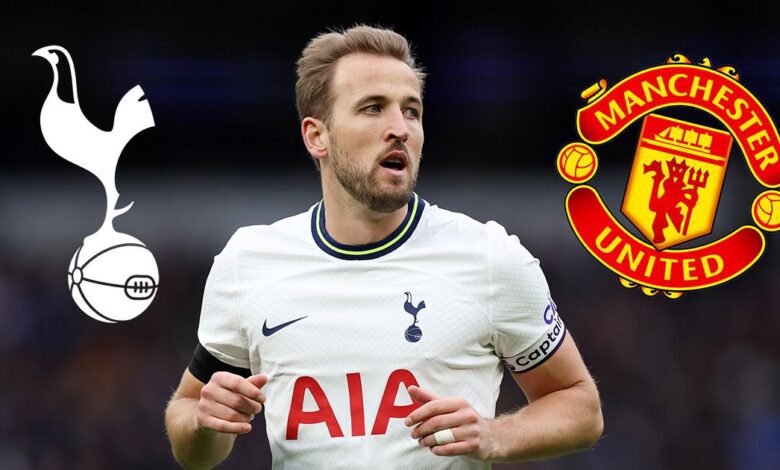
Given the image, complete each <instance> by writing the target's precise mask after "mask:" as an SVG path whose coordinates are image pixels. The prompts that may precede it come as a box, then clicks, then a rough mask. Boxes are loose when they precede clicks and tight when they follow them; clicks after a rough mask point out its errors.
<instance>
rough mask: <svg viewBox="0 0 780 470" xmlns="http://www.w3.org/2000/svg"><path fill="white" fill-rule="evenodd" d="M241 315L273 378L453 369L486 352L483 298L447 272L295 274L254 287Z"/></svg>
mask: <svg viewBox="0 0 780 470" xmlns="http://www.w3.org/2000/svg"><path fill="white" fill-rule="evenodd" d="M242 321H243V322H244V325H243V326H244V327H245V328H246V329H247V336H248V339H249V343H250V350H251V351H253V353H254V354H253V355H256V358H257V359H258V360H259V361H260V363H261V364H262V369H263V370H264V371H268V372H273V373H274V374H276V375H277V376H283V375H287V374H289V375H295V376H299V375H304V374H311V375H315V374H316V375H320V376H321V375H323V374H327V371H328V370H331V369H332V370H333V371H334V373H336V374H338V373H343V372H344V371H350V370H352V371H360V370H367V369H370V368H372V367H373V366H374V365H376V364H383V365H384V366H387V365H389V364H393V367H394V368H415V367H418V366H420V365H421V364H423V363H430V361H437V362H439V363H441V364H443V365H444V366H445V367H446V366H451V367H455V368H457V367H459V366H464V365H465V364H466V363H467V362H468V360H469V357H474V356H480V355H484V354H486V353H488V352H489V351H490V344H489V343H490V322H489V320H488V316H487V313H486V312H485V310H484V307H483V305H482V304H481V302H479V300H478V299H477V298H475V296H474V295H473V293H472V292H470V291H469V290H468V289H466V288H465V287H464V286H462V285H461V284H460V283H456V282H454V281H453V280H452V279H451V278H450V277H448V276H446V275H443V274H442V273H435V274H432V273H430V272H426V271H423V270H414V269H399V268H397V267H392V268H390V267H388V268H384V267H373V268H365V269H343V268H342V269H333V268H330V269H328V268H326V269H312V270H309V271H304V272H300V273H297V274H294V275H290V276H287V277H284V278H282V279H279V280H277V281H275V282H273V283H270V284H267V285H264V286H258V287H257V288H255V289H253V290H252V292H251V294H250V295H249V296H248V298H247V300H246V301H245V303H244V304H243V305H242Z"/></svg>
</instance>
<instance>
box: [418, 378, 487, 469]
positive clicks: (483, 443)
mask: <svg viewBox="0 0 780 470" xmlns="http://www.w3.org/2000/svg"><path fill="white" fill-rule="evenodd" d="M408 392H409V396H410V397H412V400H414V401H416V402H418V403H421V404H422V406H421V407H419V408H417V409H416V410H414V411H413V412H411V413H410V414H409V416H407V417H406V421H405V424H406V425H407V426H414V425H415V424H416V426H415V428H414V429H413V430H412V437H413V438H416V439H418V442H419V443H420V445H422V446H426V447H430V449H431V452H433V453H434V454H435V455H441V456H445V455H467V456H469V457H472V458H475V459H477V460H487V459H488V457H489V455H490V438H489V432H488V420H487V419H484V418H482V417H481V416H479V414H477V412H476V411H474V408H472V407H471V405H470V404H469V402H468V401H467V400H465V399H463V398H442V397H438V396H436V395H434V394H433V393H431V392H429V391H427V390H423V389H421V388H419V387H415V386H414V385H412V386H411V387H409V389H408ZM442 429H450V430H451V431H452V434H453V436H455V442H452V443H449V444H445V445H438V444H437V443H436V438H435V437H434V436H433V433H435V432H436V431H441V430H442Z"/></svg>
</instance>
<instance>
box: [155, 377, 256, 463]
mask: <svg viewBox="0 0 780 470" xmlns="http://www.w3.org/2000/svg"><path fill="white" fill-rule="evenodd" d="M267 381H268V378H267V377H266V376H265V375H253V376H251V377H249V378H246V379H245V378H243V377H241V376H240V375H236V374H232V373H229V372H215V373H214V374H213V375H212V376H211V379H210V380H209V382H208V383H207V384H204V383H203V382H201V381H200V380H198V379H197V378H196V377H195V376H194V375H192V373H191V372H190V371H189V369H187V370H185V371H184V375H183V376H182V379H181V383H180V384H179V388H178V389H176V392H174V394H173V396H172V397H171V400H170V401H169V402H168V407H167V408H166V410H165V427H166V429H167V432H168V439H169V440H170V442H171V448H172V450H173V456H174V458H175V459H176V461H177V462H179V464H180V465H181V466H182V467H184V468H188V469H200V468H212V467H214V466H215V465H217V464H219V463H220V462H222V461H223V460H225V458H227V456H228V455H229V454H230V451H231V450H232V448H233V442H234V441H235V439H236V436H237V435H238V434H246V433H248V432H249V431H251V430H252V425H251V424H249V423H250V421H252V419H253V418H254V415H255V414H257V413H259V412H260V410H261V409H262V403H263V402H265V395H264V394H263V392H262V391H261V388H262V387H263V385H265V383H266V382H267Z"/></svg>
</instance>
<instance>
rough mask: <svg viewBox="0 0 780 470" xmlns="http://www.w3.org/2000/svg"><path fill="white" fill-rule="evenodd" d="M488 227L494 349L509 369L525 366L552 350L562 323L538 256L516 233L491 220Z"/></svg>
mask: <svg viewBox="0 0 780 470" xmlns="http://www.w3.org/2000/svg"><path fill="white" fill-rule="evenodd" d="M488 225H490V226H491V227H490V228H491V232H492V233H491V242H492V243H491V244H490V246H491V247H490V259H491V266H492V271H493V277H492V281H493V282H492V289H491V295H490V299H489V308H490V314H491V322H492V327H493V332H492V339H493V345H494V347H495V351H496V354H497V355H498V356H499V358H500V359H501V360H502V361H503V362H504V364H505V365H506V367H507V368H508V369H509V370H511V371H513V372H526V371H529V370H531V369H533V368H535V367H537V366H539V365H540V364H542V363H543V362H544V361H545V360H547V358H549V357H550V356H552V355H553V353H555V351H556V350H557V349H558V347H559V346H560V345H561V343H563V339H564V337H565V335H566V327H565V326H564V324H563V320H562V319H561V317H560V316H559V315H558V309H557V307H556V305H555V302H553V300H552V297H551V295H550V290H549V287H548V285H547V280H546V279H545V277H544V274H543V273H542V269H541V267H540V266H539V260H538V259H536V258H534V257H533V256H532V255H531V253H529V252H528V250H527V249H526V248H525V247H524V246H523V245H522V244H521V243H520V241H519V240H518V239H517V237H516V236H514V235H512V236H509V235H507V233H506V230H505V229H504V228H503V227H501V226H500V225H498V224H496V223H495V222H488Z"/></svg>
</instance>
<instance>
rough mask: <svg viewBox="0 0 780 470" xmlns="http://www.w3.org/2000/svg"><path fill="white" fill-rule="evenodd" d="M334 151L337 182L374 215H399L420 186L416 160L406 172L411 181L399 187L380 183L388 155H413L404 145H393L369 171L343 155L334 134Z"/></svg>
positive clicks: (394, 183)
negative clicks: (404, 153)
mask: <svg viewBox="0 0 780 470" xmlns="http://www.w3.org/2000/svg"><path fill="white" fill-rule="evenodd" d="M331 149H332V151H333V152H332V153H333V156H332V159H331V160H332V162H333V171H334V173H335V175H336V179H337V180H338V181H339V183H341V186H342V187H344V189H346V190H347V193H349V195H350V196H352V198H353V199H355V200H356V201H358V202H359V203H361V204H363V205H364V206H366V207H368V208H369V209H371V210H372V211H374V212H380V213H384V214H388V213H390V212H394V211H397V210H398V209H400V208H402V207H403V206H404V205H406V204H407V203H408V202H409V198H411V196H412V191H413V190H414V187H415V185H416V184H417V172H418V170H419V163H418V165H417V166H414V164H413V162H412V159H411V158H409V159H408V161H407V167H406V168H407V171H408V172H409V178H407V179H406V181H405V182H398V183H396V182H395V181H394V182H393V183H392V184H382V183H380V180H379V171H380V170H379V169H380V166H379V162H380V161H381V160H382V158H384V156H385V155H387V153H389V152H391V151H393V150H403V151H406V152H407V155H408V154H409V152H408V151H407V149H406V147H405V146H404V144H403V143H401V142H397V143H395V144H393V145H392V146H391V147H390V148H389V149H387V150H386V151H385V152H384V153H383V154H382V155H379V156H378V157H377V158H376V159H375V160H374V162H373V164H372V166H371V168H370V169H368V170H366V169H364V168H361V167H360V165H359V162H357V161H355V160H354V159H353V158H350V156H349V154H348V153H347V152H342V151H341V149H340V148H339V146H338V142H337V141H336V137H335V135H333V134H331ZM420 159H422V155H420ZM418 162H419V160H418Z"/></svg>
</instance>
